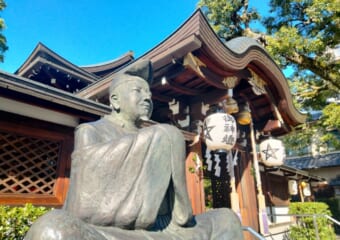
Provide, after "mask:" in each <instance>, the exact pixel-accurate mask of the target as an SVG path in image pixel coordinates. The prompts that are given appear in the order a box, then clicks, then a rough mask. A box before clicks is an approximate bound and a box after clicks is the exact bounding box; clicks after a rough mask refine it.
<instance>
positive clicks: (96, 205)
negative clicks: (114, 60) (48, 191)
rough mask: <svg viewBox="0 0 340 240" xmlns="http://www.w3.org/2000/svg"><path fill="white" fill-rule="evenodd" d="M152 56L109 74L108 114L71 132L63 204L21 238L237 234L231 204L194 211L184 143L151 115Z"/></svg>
mask: <svg viewBox="0 0 340 240" xmlns="http://www.w3.org/2000/svg"><path fill="white" fill-rule="evenodd" d="M151 80H152V67H151V63H150V61H147V60H141V61H137V62H135V63H133V64H131V65H130V66H128V67H127V70H125V71H124V73H120V74H117V75H116V76H114V77H113V80H112V83H111V86H110V103H111V107H112V113H111V114H109V115H106V116H104V117H103V118H101V119H100V120H98V121H95V122H91V123H84V124H80V125H79V126H78V127H77V129H76V132H75V146H74V151H73V153H72V167H71V177H70V187H69V190H68V195H67V199H66V202H65V204H64V206H63V208H62V209H55V210H52V211H50V212H48V213H47V214H45V215H43V216H42V217H40V218H39V219H38V220H37V221H35V223H34V224H33V225H32V227H31V228H30V230H29V231H28V233H27V234H26V237H25V240H63V239H67V240H73V239H74V240H75V239H82V240H115V239H162V240H163V239H164V240H167V239H198V240H199V239H202V240H207V239H230V240H231V239H233V240H237V239H243V234H242V229H241V226H240V221H239V219H238V217H237V216H236V215H235V214H234V213H233V212H232V211H231V210H230V209H215V210H211V211H208V212H206V213H204V214H201V215H197V216H193V213H192V208H191V204H190V200H189V196H188V192H187V189H186V178H185V142H184V137H183V135H182V133H181V132H180V131H179V130H178V129H177V128H176V127H173V126H170V125H167V124H155V125H152V126H149V127H143V128H142V127H141V126H140V124H141V122H142V120H146V119H148V118H149V117H150V116H151V112H152V106H153V105H152V101H151V92H150V89H149V84H150V81H151Z"/></svg>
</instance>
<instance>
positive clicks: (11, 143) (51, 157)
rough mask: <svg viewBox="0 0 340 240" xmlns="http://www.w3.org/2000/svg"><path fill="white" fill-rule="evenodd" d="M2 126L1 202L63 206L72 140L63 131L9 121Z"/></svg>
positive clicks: (0, 152) (0, 138) (0, 151)
mask: <svg viewBox="0 0 340 240" xmlns="http://www.w3.org/2000/svg"><path fill="white" fill-rule="evenodd" d="M5 125H7V126H5V129H2V128H3V127H4V125H2V126H1V128H0V203H5V204H22V203H27V202H31V203H35V204H40V205H50V206H61V205H62V204H63V201H64V199H65V196H66V191H67V185H68V176H67V175H68V171H69V169H68V168H69V159H70V157H69V155H70V151H71V149H70V148H69V147H68V145H72V144H70V141H72V139H69V137H67V136H63V135H62V134H59V133H55V132H51V131H46V130H40V129H32V128H25V127H22V126H21V127H20V128H17V127H15V126H13V125H11V124H5Z"/></svg>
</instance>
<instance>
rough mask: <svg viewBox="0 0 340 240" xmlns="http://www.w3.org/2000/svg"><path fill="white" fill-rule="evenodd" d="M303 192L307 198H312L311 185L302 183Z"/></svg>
mask: <svg viewBox="0 0 340 240" xmlns="http://www.w3.org/2000/svg"><path fill="white" fill-rule="evenodd" d="M301 187H302V192H303V195H304V196H305V197H310V196H311V195H312V193H311V190H310V184H309V183H306V182H301Z"/></svg>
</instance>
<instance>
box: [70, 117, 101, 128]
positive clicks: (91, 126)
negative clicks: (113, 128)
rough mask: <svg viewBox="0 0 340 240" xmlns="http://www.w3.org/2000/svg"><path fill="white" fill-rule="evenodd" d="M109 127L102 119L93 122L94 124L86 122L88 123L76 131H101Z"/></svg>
mask: <svg viewBox="0 0 340 240" xmlns="http://www.w3.org/2000/svg"><path fill="white" fill-rule="evenodd" d="M105 126H107V123H106V121H105V120H104V119H103V118H101V119H99V120H97V121H93V122H86V123H81V124H79V125H78V126H77V128H76V130H77V131H79V130H89V131H91V130H99V129H101V128H103V127H105Z"/></svg>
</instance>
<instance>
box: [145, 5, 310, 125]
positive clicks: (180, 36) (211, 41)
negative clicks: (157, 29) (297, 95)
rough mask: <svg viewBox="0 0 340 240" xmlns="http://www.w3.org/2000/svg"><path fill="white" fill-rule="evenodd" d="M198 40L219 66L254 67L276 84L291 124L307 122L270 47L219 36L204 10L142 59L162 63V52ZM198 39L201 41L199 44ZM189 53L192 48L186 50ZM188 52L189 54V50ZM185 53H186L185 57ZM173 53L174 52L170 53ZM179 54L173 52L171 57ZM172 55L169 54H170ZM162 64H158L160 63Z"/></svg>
mask: <svg viewBox="0 0 340 240" xmlns="http://www.w3.org/2000/svg"><path fill="white" fill-rule="evenodd" d="M190 38H191V39H192V41H196V44H195V45H196V47H197V48H196V49H192V50H190V51H193V50H198V49H199V51H203V52H204V54H205V55H206V56H208V57H209V59H212V60H213V61H214V63H216V64H217V65H218V66H219V68H222V70H224V71H225V72H226V73H227V72H229V73H230V72H237V71H241V70H243V69H245V68H250V69H252V70H254V71H255V72H257V71H258V70H259V69H260V70H261V71H260V72H257V73H258V75H260V76H261V78H263V79H264V80H265V81H266V82H270V83H272V85H274V86H275V88H276V90H277V92H278V93H279V95H280V96H279V97H280V101H278V102H279V103H280V104H279V105H280V106H279V108H280V111H285V112H286V113H288V115H289V117H290V118H291V119H290V120H291V121H290V125H293V126H295V125H298V124H301V123H303V122H305V119H306V116H305V115H304V114H302V113H300V112H299V111H298V110H297V109H296V108H295V106H294V105H293V102H292V96H291V93H290V89H289V86H288V83H287V80H286V78H285V77H284V75H283V73H282V72H281V70H280V68H279V67H278V66H277V65H276V63H275V62H274V61H273V59H272V58H271V57H270V56H269V54H268V53H267V52H266V50H265V49H264V48H263V47H262V46H261V45H260V44H259V43H258V42H257V41H256V40H255V39H251V38H247V37H240V38H235V39H232V40H230V41H228V42H226V43H225V44H224V43H223V42H222V41H221V40H220V39H219V37H218V36H217V35H216V33H215V32H214V31H213V29H212V28H211V27H210V25H209V23H208V21H207V19H206V18H205V16H204V14H203V13H202V11H201V10H200V9H198V10H197V11H195V12H194V13H193V15H192V16H191V17H190V18H189V19H188V20H187V21H186V22H185V23H184V24H183V25H182V26H180V27H179V28H178V29H177V30H176V31H175V32H174V33H173V34H171V35H170V36H169V37H168V38H167V39H165V40H164V41H163V42H161V43H160V44H159V45H157V46H156V47H154V48H153V49H151V50H150V51H149V52H147V53H146V54H144V55H143V56H142V57H141V58H149V59H151V61H153V62H155V61H157V62H159V61H161V60H160V59H159V55H162V54H164V52H166V51H167V50H169V49H171V48H173V47H174V46H175V45H176V44H178V43H179V42H182V41H184V40H187V39H190ZM197 39H198V41H199V42H200V44H197ZM186 51H187V52H188V49H186ZM187 52H186V53H187ZM184 54H185V53H183V54H182V55H183V56H184ZM170 55H171V54H170ZM176 55H177V56H178V55H179V54H173V55H171V56H176ZM167 56H169V54H167ZM157 65H158V64H157Z"/></svg>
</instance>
